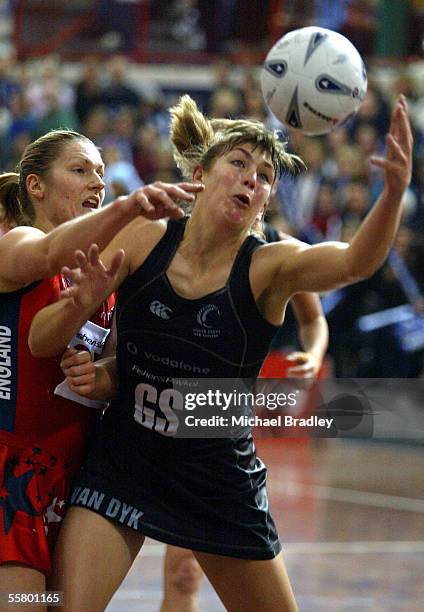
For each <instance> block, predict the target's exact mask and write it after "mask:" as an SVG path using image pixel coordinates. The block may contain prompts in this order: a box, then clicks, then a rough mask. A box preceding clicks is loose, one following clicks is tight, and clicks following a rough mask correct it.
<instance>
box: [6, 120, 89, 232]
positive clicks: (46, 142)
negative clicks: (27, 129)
mask: <svg viewBox="0 0 424 612" xmlns="http://www.w3.org/2000/svg"><path fill="white" fill-rule="evenodd" d="M74 140H84V141H86V142H91V140H90V139H89V138H87V137H86V136H83V135H82V134H79V133H78V132H73V131H72V130H52V131H51V132H48V133H47V134H44V136H41V137H40V138H38V139H37V140H35V141H34V142H31V143H30V144H29V145H28V146H27V147H26V148H25V151H24V153H23V155H22V159H21V161H20V162H19V164H18V165H17V168H16V172H6V173H4V174H1V175H0V223H5V224H7V225H9V226H11V227H16V226H18V225H30V226H32V225H34V222H35V210H34V206H33V204H32V202H31V198H30V197H29V195H28V192H27V187H26V179H27V177H28V175H30V174H37V175H38V176H46V174H47V173H48V171H49V170H50V167H51V165H52V163H53V162H54V160H55V159H56V158H57V157H58V155H60V152H61V150H62V148H63V147H64V146H65V145H66V144H68V143H69V142H72V141H74Z"/></svg>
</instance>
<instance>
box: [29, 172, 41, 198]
mask: <svg viewBox="0 0 424 612" xmlns="http://www.w3.org/2000/svg"><path fill="white" fill-rule="evenodd" d="M26 188H27V192H28V195H29V196H30V197H33V198H35V199H36V200H41V199H42V198H43V196H44V192H45V185H44V182H43V181H42V179H41V178H40V177H39V176H38V174H28V176H27V178H26Z"/></svg>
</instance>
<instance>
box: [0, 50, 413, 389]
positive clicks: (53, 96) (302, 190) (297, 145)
mask: <svg viewBox="0 0 424 612" xmlns="http://www.w3.org/2000/svg"><path fill="white" fill-rule="evenodd" d="M128 62H129V60H128V59H127V58H126V57H124V56H119V55H116V56H111V57H108V58H107V59H104V60H102V59H99V58H95V57H87V58H85V60H84V61H83V62H82V63H81V64H80V65H79V70H78V76H77V77H76V78H74V79H70V78H65V76H64V75H65V73H66V71H65V70H64V69H63V66H62V65H61V63H60V61H59V60H58V59H57V58H56V57H48V58H46V59H45V60H44V62H43V68H42V71H41V73H40V75H39V76H37V77H34V76H33V74H34V73H33V71H32V70H31V68H30V66H29V65H27V64H25V63H19V62H16V61H15V60H14V59H13V55H11V54H9V55H8V56H6V55H5V56H4V57H3V58H2V59H0V169H1V171H13V170H14V169H15V167H16V164H17V162H18V161H19V159H20V157H21V155H22V152H23V150H24V148H25V146H26V145H27V144H28V143H29V142H30V141H31V140H33V139H34V138H36V137H38V136H40V135H41V134H43V133H45V132H46V131H48V130H50V129H52V128H57V127H69V128H73V129H76V130H79V131H81V132H83V133H84V134H86V135H87V136H88V137H89V138H91V139H92V140H93V141H94V142H95V143H96V144H97V145H98V146H99V147H101V149H102V154H103V157H104V160H105V163H106V181H107V196H106V202H108V201H110V200H111V199H113V198H114V197H115V196H117V195H121V194H124V193H128V192H129V191H131V190H133V189H135V188H137V187H138V186H139V185H141V184H143V181H144V182H146V183H147V182H152V181H155V180H164V181H174V180H176V179H178V178H179V175H178V170H177V169H176V167H175V164H174V162H173V158H172V154H171V150H170V147H169V139H168V130H169V113H168V107H169V105H170V104H171V103H173V102H174V101H175V99H176V96H177V92H174V93H172V92H170V91H167V92H164V91H163V90H162V89H161V87H160V86H159V85H157V86H155V87H152V85H151V84H150V85H149V87H147V86H146V84H144V83H142V82H140V83H139V84H138V83H137V84H136V85H135V82H134V81H133V80H132V81H131V82H130V81H129V80H128V74H129V63H128ZM234 69H235V67H234V66H232V65H231V64H229V63H228V62H227V61H226V60H225V59H222V60H219V61H218V62H216V64H215V66H214V70H213V74H214V80H213V83H212V86H211V87H210V89H209V90H208V91H207V92H203V95H202V96H201V97H200V98H198V102H199V104H200V105H201V107H202V108H203V110H205V111H206V112H207V113H208V114H209V115H210V116H212V117H213V116H215V117H222V116H227V117H232V118H234V117H238V116H243V117H249V118H255V119H259V120H261V121H264V122H265V123H267V124H268V126H269V127H270V128H272V129H280V130H283V128H282V125H281V124H280V123H279V122H278V121H277V120H276V119H275V117H272V116H271V115H270V114H269V112H268V110H267V108H266V107H265V104H264V101H263V98H262V95H261V92H260V84H259V82H258V76H259V69H258V68H257V67H251V66H249V67H246V68H243V67H238V68H237V73H238V78H237V79H234V78H233V73H234ZM401 91H402V92H403V93H405V94H406V96H407V98H408V102H409V105H410V108H411V117H412V122H413V128H414V135H415V160H414V173H413V180H412V183H411V186H410V188H409V190H408V193H407V194H406V197H405V200H404V207H403V220H402V225H401V229H400V230H399V233H398V236H397V240H396V244H395V246H394V249H393V251H392V253H391V256H390V258H389V260H388V262H387V263H386V265H385V266H384V267H383V269H382V270H381V271H380V272H379V273H377V274H376V275H375V276H374V277H373V278H372V279H370V280H368V281H365V282H362V283H359V284H357V285H354V286H352V287H349V288H346V289H342V290H340V291H337V292H333V293H331V294H330V295H325V296H323V305H324V308H325V312H326V314H327V318H328V321H329V325H330V331H331V342H330V354H331V355H332V358H333V360H334V370H335V373H336V375H337V376H365V377H380V376H383V377H384V376H399V377H404V376H419V375H420V373H421V370H422V367H423V363H422V358H423V355H424V318H423V315H422V312H423V311H424V299H423V291H424V266H423V265H422V261H424V259H423V255H424V100H423V99H422V98H420V95H419V94H420V92H419V90H418V85H417V83H416V82H414V80H413V79H412V78H411V77H410V76H409V75H406V74H398V75H397V77H396V78H393V79H392V81H391V84H390V88H389V89H387V88H386V89H385V90H384V91H383V90H382V89H381V88H379V87H378V86H377V84H376V82H375V81H373V79H372V78H370V82H369V88H368V93H367V96H366V99H365V101H364V103H363V104H362V106H361V109H360V111H359V113H358V114H357V115H356V117H355V118H353V119H352V120H351V121H350V122H349V123H348V124H346V125H345V126H342V127H339V128H338V129H336V130H335V131H334V132H332V133H330V134H329V135H327V136H325V137H313V138H312V137H306V136H302V135H301V134H297V133H290V134H287V133H284V131H283V132H282V137H283V138H284V139H287V140H288V141H289V145H288V146H289V148H290V150H291V151H292V152H295V153H297V154H298V155H300V156H301V157H302V158H303V159H304V161H305V162H306V164H307V167H308V171H307V172H306V173H301V174H299V175H298V176H295V177H291V176H287V177H284V178H283V179H282V180H281V181H280V184H279V186H278V189H277V192H276V194H275V196H274V199H273V202H272V205H271V206H270V209H269V212H268V219H269V221H270V222H271V223H272V224H274V225H275V226H276V227H277V228H279V229H281V230H283V231H285V232H288V233H291V234H293V235H295V236H298V237H299V238H301V239H302V240H305V241H307V242H309V243H315V242H319V241H323V240H339V239H342V240H348V239H349V238H350V237H351V236H352V234H353V232H354V231H355V229H356V228H357V226H358V225H359V223H360V222H361V220H362V219H363V218H364V216H365V215H366V213H367V211H368V210H369V208H370V206H371V204H372V203H373V202H374V200H375V199H376V197H378V195H379V193H380V191H381V189H382V175H381V172H380V171H379V170H378V169H375V168H374V167H372V166H371V165H370V164H369V161H368V159H369V157H370V155H378V154H381V153H382V152H383V150H384V146H385V134H386V133H387V131H388V129H389V123H390V111H391V106H392V104H393V101H394V100H395V99H396V97H397V95H398V94H399V93H400V92H401ZM188 93H191V95H193V97H196V92H195V91H193V92H188ZM375 240H376V242H377V241H378V235H376V237H375ZM392 314H393V316H392ZM367 317H368V318H367ZM370 317H371V318H370ZM405 339H406V340H405ZM278 342H279V343H284V344H293V343H295V327H294V325H293V324H292V322H291V320H290V316H289V321H288V323H287V325H285V326H284V330H283V332H282V333H281V335H280V338H279V340H278Z"/></svg>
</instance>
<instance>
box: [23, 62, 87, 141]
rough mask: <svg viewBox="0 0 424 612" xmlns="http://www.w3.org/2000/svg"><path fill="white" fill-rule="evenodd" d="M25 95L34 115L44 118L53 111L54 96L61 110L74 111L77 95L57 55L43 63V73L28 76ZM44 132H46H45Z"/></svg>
mask: <svg viewBox="0 0 424 612" xmlns="http://www.w3.org/2000/svg"><path fill="white" fill-rule="evenodd" d="M25 95H26V97H27V99H28V102H29V105H30V107H31V111H32V113H33V115H34V116H35V117H36V118H37V119H42V118H43V117H45V116H46V115H47V114H48V113H50V112H51V105H52V98H53V97H55V98H56V100H55V105H56V106H57V109H58V110H59V111H64V112H73V108H74V103H75V95H74V89H73V87H72V86H71V85H70V83H69V82H68V81H67V80H66V79H64V78H63V77H62V75H61V63H60V60H59V59H58V58H57V57H56V56H48V57H47V58H46V59H45V60H44V61H43V65H42V70H41V75H40V76H39V77H38V76H37V77H36V78H34V76H30V77H29V78H27V83H26V86H25ZM43 133H44V132H43Z"/></svg>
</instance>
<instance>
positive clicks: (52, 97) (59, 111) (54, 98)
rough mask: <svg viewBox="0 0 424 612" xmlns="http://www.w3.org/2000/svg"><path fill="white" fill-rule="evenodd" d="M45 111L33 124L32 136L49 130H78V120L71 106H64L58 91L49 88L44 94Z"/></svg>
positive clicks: (40, 134) (37, 136)
mask: <svg viewBox="0 0 424 612" xmlns="http://www.w3.org/2000/svg"><path fill="white" fill-rule="evenodd" d="M44 103H45V112H44V114H43V116H42V117H40V118H39V119H38V121H37V122H36V124H35V126H34V137H35V138H39V137H40V136H42V135H43V134H46V133H47V132H49V131H50V130H56V129H59V128H66V129H69V130H78V129H79V121H78V117H77V116H76V114H75V112H74V111H73V109H72V108H65V107H63V106H61V103H60V92H59V91H58V90H53V89H51V90H50V91H46V92H45V94H44Z"/></svg>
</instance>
